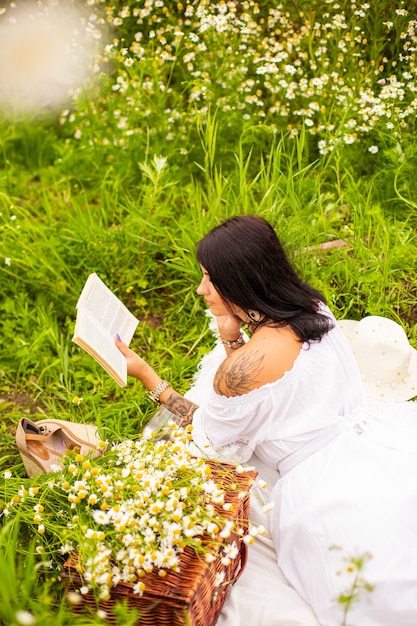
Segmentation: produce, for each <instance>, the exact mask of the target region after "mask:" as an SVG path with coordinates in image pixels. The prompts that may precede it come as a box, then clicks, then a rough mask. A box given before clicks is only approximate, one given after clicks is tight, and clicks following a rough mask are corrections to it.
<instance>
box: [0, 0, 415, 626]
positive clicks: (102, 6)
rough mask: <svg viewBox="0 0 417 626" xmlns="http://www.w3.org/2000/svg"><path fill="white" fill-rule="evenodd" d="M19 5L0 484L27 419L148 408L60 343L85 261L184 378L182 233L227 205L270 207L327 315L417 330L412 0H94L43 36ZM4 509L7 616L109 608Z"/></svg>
mask: <svg viewBox="0 0 417 626" xmlns="http://www.w3.org/2000/svg"><path fill="white" fill-rule="evenodd" d="M28 5H29V4H28V3H23V2H22V3H20V4H19V2H18V1H16V2H0V47H1V41H3V42H4V41H7V42H8V43H7V54H9V57H8V58H9V73H8V74H7V72H6V70H7V67H6V64H3V68H2V69H0V83H1V87H0V105H1V109H0V235H1V236H0V296H1V297H0V309H1V316H0V327H1V337H2V341H1V345H0V432H1V438H0V468H1V472H2V473H1V480H2V481H3V480H5V479H4V478H3V474H4V472H5V471H6V470H7V471H11V472H12V475H13V476H15V477H16V476H18V477H21V480H22V484H25V485H26V484H31V483H30V481H28V480H27V479H25V478H24V476H25V474H24V470H23V465H22V463H21V461H20V456H19V454H18V452H17V450H16V448H15V445H14V430H15V428H16V425H17V423H18V420H19V418H20V417H22V416H27V417H30V418H31V419H41V418H43V417H45V416H49V417H51V418H60V419H68V420H79V421H86V422H96V423H97V424H98V425H99V426H100V428H101V433H102V436H103V438H105V439H108V440H114V441H118V440H120V439H122V438H127V437H129V438H135V437H137V434H138V433H139V431H140V429H141V427H142V426H143V424H144V423H145V422H146V421H147V420H148V419H149V417H150V416H151V415H152V413H153V411H154V406H153V405H152V403H151V402H150V401H149V399H148V398H147V397H146V394H145V392H144V390H143V389H142V387H141V386H140V384H139V383H131V384H130V385H129V387H127V388H125V389H123V390H122V389H119V388H118V387H117V386H116V385H115V383H114V382H113V381H112V379H110V378H109V377H108V376H107V375H106V374H105V373H104V372H103V371H102V370H101V368H100V367H99V366H97V365H96V364H95V362H93V360H92V359H91V358H90V357H88V356H87V355H86V354H84V353H83V352H82V351H81V350H80V349H79V348H78V347H77V346H75V345H74V344H73V343H72V342H71V337H72V331H73V326H74V322H75V305H76V302H77V299H78V296H79V293H80V292H81V289H82V286H83V285H84V283H85V280H86V278H87V276H88V274H89V273H91V272H97V273H98V274H99V276H100V277H101V278H102V279H103V280H104V281H105V282H106V284H107V285H108V286H109V287H110V288H111V289H112V290H113V291H114V292H115V293H116V294H117V295H118V296H119V297H120V298H121V299H122V300H123V301H124V302H125V304H126V305H127V306H128V307H129V308H130V309H131V310H132V312H133V313H134V314H135V315H136V316H137V317H138V318H139V319H140V324H139V327H138V330H137V332H136V335H135V337H134V340H133V342H132V346H133V347H134V348H135V349H136V350H138V351H139V352H140V353H141V354H143V355H144V356H145V357H147V358H148V360H149V361H150V363H151V364H152V365H153V366H155V368H156V369H157V371H158V373H159V374H160V375H161V376H162V377H163V378H166V379H168V380H169V381H170V382H172V384H173V385H174V386H175V387H176V388H177V389H178V391H180V392H181V391H185V390H186V389H187V387H188V386H189V385H190V382H191V380H192V375H193V372H194V370H195V368H196V366H197V363H198V361H199V359H200V358H201V356H202V355H203V354H204V353H205V352H206V351H207V350H208V349H209V348H210V346H211V345H212V337H211V334H210V331H209V330H208V323H207V320H206V317H205V311H204V304H203V303H202V302H201V301H200V300H199V299H198V297H197V295H196V293H195V289H196V286H197V284H198V281H199V274H200V272H199V268H198V265H197V264H196V262H195V259H194V248H195V244H196V243H197V241H198V240H199V239H200V238H201V237H202V236H203V235H204V234H205V233H206V232H207V230H209V229H210V228H211V227H213V226H214V225H216V224H217V223H218V222H219V221H221V220H223V219H225V218H226V217H229V216H231V215H236V214H240V213H257V214H260V215H262V216H264V217H266V218H267V219H268V220H270V221H271V222H272V224H273V225H274V227H275V228H276V230H277V232H278V234H280V236H281V238H282V240H283V242H284V244H285V246H286V248H287V250H288V252H289V254H290V256H291V258H292V259H293V261H294V264H295V266H296V267H297V268H298V269H299V271H300V272H301V273H302V275H303V276H304V277H305V278H306V279H307V280H308V281H310V282H311V283H312V284H313V285H314V286H315V287H317V288H319V289H321V290H322V291H323V292H324V293H325V295H326V297H327V298H328V300H329V302H330V304H331V306H332V308H333V310H334V311H335V313H336V315H337V316H338V317H339V318H343V317H346V318H352V319H359V318H361V317H363V316H365V315H369V314H373V315H385V316H387V317H390V318H392V319H394V320H396V321H399V322H401V323H402V324H403V326H404V327H405V329H406V331H407V334H408V336H409V338H410V341H411V343H412V344H413V345H414V346H415V347H417V325H416V321H417V307H416V301H417V280H416V275H417V234H416V233H417V177H416V172H417V139H416V111H417V1H416V0H409V1H408V2H404V1H402V0H397V1H392V0H378V1H376V0H371V1H370V2H368V3H359V2H355V1H354V0H353V1H352V0H350V1H349V2H347V1H341V2H339V3H336V2H327V1H323V0H320V1H319V0H310V1H309V2H305V1H304V0H299V1H297V2H295V1H294V2H290V1H288V0H285V1H284V2H281V3H277V2H272V1H269V0H265V1H264V2H259V3H255V2H253V1H252V0H248V1H242V2H240V1H238V0H234V1H229V2H205V1H204V0H199V1H197V0H192V1H190V2H188V3H187V2H183V3H181V2H171V1H163V0H145V1H140V2H134V1H131V0H126V1H125V2H116V1H114V2H106V1H104V2H101V1H98V0H86V1H85V2H84V3H81V5H77V7H76V8H77V13H76V16H77V17H76V19H75V18H74V15H75V14H73V13H71V16H72V18H71V20H68V19H63V18H59V19H60V20H61V21H60V22H59V28H58V27H57V29H56V32H59V33H60V37H59V38H57V37H55V38H53V37H50V39H49V40H48V41H49V44H48V45H49V48H46V43H45V42H46V37H45V32H47V33H48V32H49V31H43V30H42V29H43V26H44V25H45V24H47V23H48V19H55V18H54V15H56V14H55V13H54V11H56V4H55V3H54V2H45V1H44V2H38V3H37V4H33V5H30V10H29V14H25V13H23V12H22V7H25V6H26V7H27V6H28ZM73 8H74V6H73V5H72V4H71V3H70V2H69V3H68V10H69V9H71V10H72V9H73ZM74 20H75V21H74ZM62 23H64V24H65V28H64V30H63V31H62V33H61V30H59V29H60V28H61V27H62ZM22 24H23V25H24V27H22V30H19V28H20V27H21V25H22ZM28 24H29V26H31V25H33V24H35V25H36V26H37V27H36V28H34V27H33V26H31V28H29V27H28ZM10 33H11V34H10ZM6 35H7V37H6ZM64 35H65V36H64ZM65 37H67V38H68V39H67V40H65ZM64 40H65V46H63V45H62V42H63V41H64ZM64 48H65V50H64ZM63 50H64V51H63ZM68 50H69V51H70V52H68ZM3 51H4V50H3ZM4 53H5V54H6V51H4ZM68 54H69V55H70V56H69V57H68ZM60 55H61V57H62V58H63V65H62V66H59V65H54V66H52V65H51V66H49V65H48V63H51V62H52V60H56V59H59V58H61V57H60ZM65 55H66V56H65ZM64 57H65V58H64ZM2 58H5V57H4V56H3V55H2ZM69 58H70V61H71V63H69V62H68V59H69ZM64 61H65V63H64ZM75 61H76V63H75ZM74 68H76V69H78V72H76V71H75V70H74ZM5 72H6V73H5ZM64 78H67V79H68V80H67V81H65V80H64ZM6 79H7V80H6ZM58 83H59V85H60V87H61V90H58V89H57V84H58ZM329 244H330V245H329ZM242 245H244V242H242ZM232 279H233V277H231V280H232ZM0 493H2V491H1V490H0ZM4 500H5V498H4V497H2V498H1V499H0V502H1V503H0V509H3V507H4V506H5V501H4ZM2 522H4V525H3V526H2V529H1V531H0V545H1V546H2V550H1V551H0V569H1V571H7V572H8V573H9V576H8V577H7V581H6V582H5V584H4V586H3V587H2V588H0V622H1V621H2V620H3V622H4V623H5V624H15V623H16V624H17V623H36V624H45V623H47V621H49V620H50V619H54V621H55V623H56V624H57V626H59V625H60V624H73V623H77V624H78V623H79V624H90V623H100V621H101V618H100V616H98V615H94V616H92V617H91V620H90V618H80V617H74V616H71V615H70V613H69V610H68V608H67V606H66V602H65V597H64V595H63V594H62V591H61V587H60V585H59V584H58V583H57V582H56V580H57V578H58V577H59V575H58V573H57V572H55V571H50V570H47V569H46V570H45V567H44V565H42V561H38V558H39V557H38V555H37V554H36V537H35V539H31V538H30V537H26V536H25V535H24V533H21V534H19V532H18V530H17V529H16V527H15V528H14V529H13V530H11V528H10V527H9V526H8V524H7V520H5V519H4V518H2ZM11 533H14V535H13V538H14V540H13V541H10V536H11ZM41 582H42V584H40V583H41ZM120 610H121V611H123V608H121V609H120ZM18 611H27V613H23V614H19V613H16V612H18ZM16 615H17V617H16ZM24 619H29V620H30V619H33V620H34V621H32V622H24V621H19V620H24ZM120 619H121V621H120V623H123V624H124V625H126V626H127V625H128V624H130V623H134V617H129V614H128V611H125V612H124V613H123V618H122V617H121V618H120ZM129 620H130V621H129Z"/></svg>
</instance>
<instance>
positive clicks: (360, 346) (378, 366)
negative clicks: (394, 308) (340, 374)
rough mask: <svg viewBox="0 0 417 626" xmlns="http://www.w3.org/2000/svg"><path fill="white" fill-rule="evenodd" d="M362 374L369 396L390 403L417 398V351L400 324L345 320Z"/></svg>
mask: <svg viewBox="0 0 417 626" xmlns="http://www.w3.org/2000/svg"><path fill="white" fill-rule="evenodd" d="M339 327H340V328H341V330H342V331H343V333H344V335H345V337H346V339H347V340H348V342H349V344H350V347H351V348H352V350H353V354H354V355H355V357H356V360H357V363H358V365H359V369H360V372H361V374H362V379H363V383H364V386H365V390H366V393H367V395H368V396H369V397H370V398H375V399H378V400H385V401H386V402H402V401H404V400H410V399H411V398H414V397H415V396H417V350H415V349H414V348H412V347H411V346H410V344H409V342H408V339H407V335H406V334H405V332H404V330H403V329H402V328H401V326H400V325H399V324H397V323H396V322H394V321H393V320H390V319H388V318H386V317H380V316H378V315H370V316H369V317H364V318H363V319H362V320H361V321H360V322H355V321H353V320H341V321H340V322H339Z"/></svg>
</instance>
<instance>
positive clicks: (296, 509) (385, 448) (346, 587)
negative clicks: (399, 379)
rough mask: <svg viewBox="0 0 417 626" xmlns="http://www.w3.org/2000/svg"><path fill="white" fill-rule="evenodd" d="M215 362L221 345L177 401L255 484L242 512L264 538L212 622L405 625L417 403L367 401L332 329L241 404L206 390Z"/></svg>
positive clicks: (415, 581)
mask: <svg viewBox="0 0 417 626" xmlns="http://www.w3.org/2000/svg"><path fill="white" fill-rule="evenodd" d="M326 311H327V313H328V315H331V314H330V312H329V311H328V310H327V309H326ZM224 357H225V353H224V349H223V346H221V345H217V346H216V347H215V349H214V350H213V351H212V352H211V353H210V354H209V355H207V356H206V357H204V359H203V361H202V363H201V368H200V370H199V373H198V375H197V376H196V381H195V384H194V385H193V388H192V389H191V390H190V392H189V393H188V394H187V395H188V397H189V398H190V399H192V400H193V401H195V402H196V403H198V404H199V409H197V411H196V413H195V417H194V421H193V424H194V441H195V444H196V446H197V447H198V448H199V449H200V450H202V452H203V453H204V454H207V455H211V456H218V457H219V458H223V459H224V460H229V459H233V460H239V461H240V462H249V464H250V465H255V467H257V469H258V470H259V472H260V475H261V476H262V477H263V478H266V480H267V482H268V483H269V492H268V490H267V491H266V492H265V491H263V493H262V497H261V496H260V491H261V490H260V489H256V488H255V490H254V492H253V493H252V496H251V498H252V511H251V515H252V517H253V518H254V521H255V522H256V521H260V522H261V523H264V524H266V525H267V526H268V528H269V531H270V536H267V537H266V538H265V539H264V540H261V541H259V540H257V541H256V543H255V546H254V547H252V546H251V548H250V555H249V564H248V567H247V571H245V573H244V574H243V576H242V577H241V579H240V580H239V581H238V583H237V584H236V585H235V587H234V588H233V589H232V591H231V593H230V596H229V598H228V600H227V601H226V604H225V607H224V610H223V612H222V615H221V616H220V619H219V622H218V624H219V625H221V626H246V625H247V626H253V625H256V626H258V625H259V626H317V625H318V624H321V625H322V626H341V624H345V623H346V624H349V625H350V626H416V625H417V403H416V402H413V401H410V402H402V403H395V404H388V403H383V402H375V401H370V400H368V399H367V398H366V396H365V393H364V390H363V385H362V381H361V376H360V373H359V370H358V367H357V364H356V361H355V359H354V356H353V354H352V352H351V349H350V347H349V346H348V344H347V342H346V340H345V338H344V336H343V334H342V332H341V330H340V329H339V328H338V326H337V325H335V327H334V329H333V330H331V331H330V332H329V333H327V334H326V335H325V336H324V337H323V338H322V340H321V341H320V342H313V343H311V344H310V345H307V344H304V345H303V347H302V350H301V352H300V354H299V356H298V357H297V359H296V361H295V363H294V365H293V368H292V369H291V371H289V372H287V373H286V374H285V375H284V377H283V378H281V379H279V380H278V381H276V382H273V383H269V384H266V385H264V386H262V387H260V388H258V389H255V390H253V391H251V392H249V393H248V394H245V395H243V396H238V397H230V398H227V397H224V396H219V395H217V394H216V393H215V392H214V390H213V387H212V381H213V376H214V372H215V371H216V369H217V367H218V365H219V363H220V362H221V360H222V359H223V358H224ZM268 499H270V500H271V501H272V502H273V504H274V507H273V509H272V511H271V512H270V513H269V514H268V519H266V517H267V516H266V515H265V514H264V513H263V512H262V504H263V503H265V501H267V500H268ZM271 539H272V541H271ZM277 564H278V565H277ZM358 566H359V568H360V572H358ZM288 583H289V584H288ZM352 595H354V596H355V598H354V600H353V602H352V603H351V604H350V607H349V611H348V614H347V617H346V618H345V617H344V606H345V605H344V604H343V603H342V602H340V601H339V600H340V598H342V597H345V598H346V597H351V596H352ZM310 607H311V608H310ZM311 609H312V610H311ZM344 620H345V621H344Z"/></svg>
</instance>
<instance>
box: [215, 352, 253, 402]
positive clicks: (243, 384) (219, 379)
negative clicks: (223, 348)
mask: <svg viewBox="0 0 417 626" xmlns="http://www.w3.org/2000/svg"><path fill="white" fill-rule="evenodd" d="M264 356H265V355H263V354H261V355H260V356H257V352H252V353H251V354H250V355H248V354H241V355H239V356H237V357H236V358H235V359H234V360H233V362H232V365H230V361H229V360H228V359H225V360H224V361H223V363H222V364H221V365H220V367H219V369H218V370H217V373H216V376H215V378H214V390H215V391H216V393H218V394H219V395H222V396H242V395H243V394H245V393H248V392H249V391H252V389H255V387H257V383H258V379H259V374H260V372H261V370H262V367H263V360H264Z"/></svg>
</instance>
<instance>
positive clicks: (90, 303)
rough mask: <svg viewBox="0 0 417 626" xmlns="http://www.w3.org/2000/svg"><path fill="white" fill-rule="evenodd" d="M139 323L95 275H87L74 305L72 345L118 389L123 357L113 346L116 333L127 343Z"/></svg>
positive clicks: (122, 382)
mask: <svg viewBox="0 0 417 626" xmlns="http://www.w3.org/2000/svg"><path fill="white" fill-rule="evenodd" d="M138 323H139V321H138V320H137V319H136V317H135V316H134V315H133V314H132V313H131V312H130V311H129V309H128V308H127V307H126V306H125V305H124V304H123V303H122V302H121V301H120V300H119V298H117V296H115V295H114V293H112V291H110V289H109V288H108V287H106V285H105V284H104V283H103V281H102V280H101V279H100V278H99V277H98V276H97V274H90V276H89V277H88V279H87V282H86V284H85V286H84V289H83V290H82V292H81V295H80V297H79V299H78V303H77V319H76V323H75V329H74V336H73V338H72V340H73V341H74V343H76V344H77V345H79V346H80V347H81V348H83V349H84V350H85V351H86V352H88V354H90V355H91V356H92V357H93V358H94V359H95V360H96V361H97V362H98V363H99V364H100V365H101V366H102V367H103V368H104V369H105V370H106V371H107V372H108V373H109V374H110V375H111V376H113V378H114V379H115V380H116V382H117V383H118V384H119V385H121V386H122V387H123V386H125V385H126V381H127V367H126V358H125V357H124V356H123V354H122V353H121V352H120V350H118V348H117V347H116V345H115V341H114V340H115V337H116V334H119V335H120V337H121V338H122V340H123V341H124V342H125V343H126V344H129V343H130V340H131V339H132V336H133V333H134V332H135V330H136V327H137V325H138Z"/></svg>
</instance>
